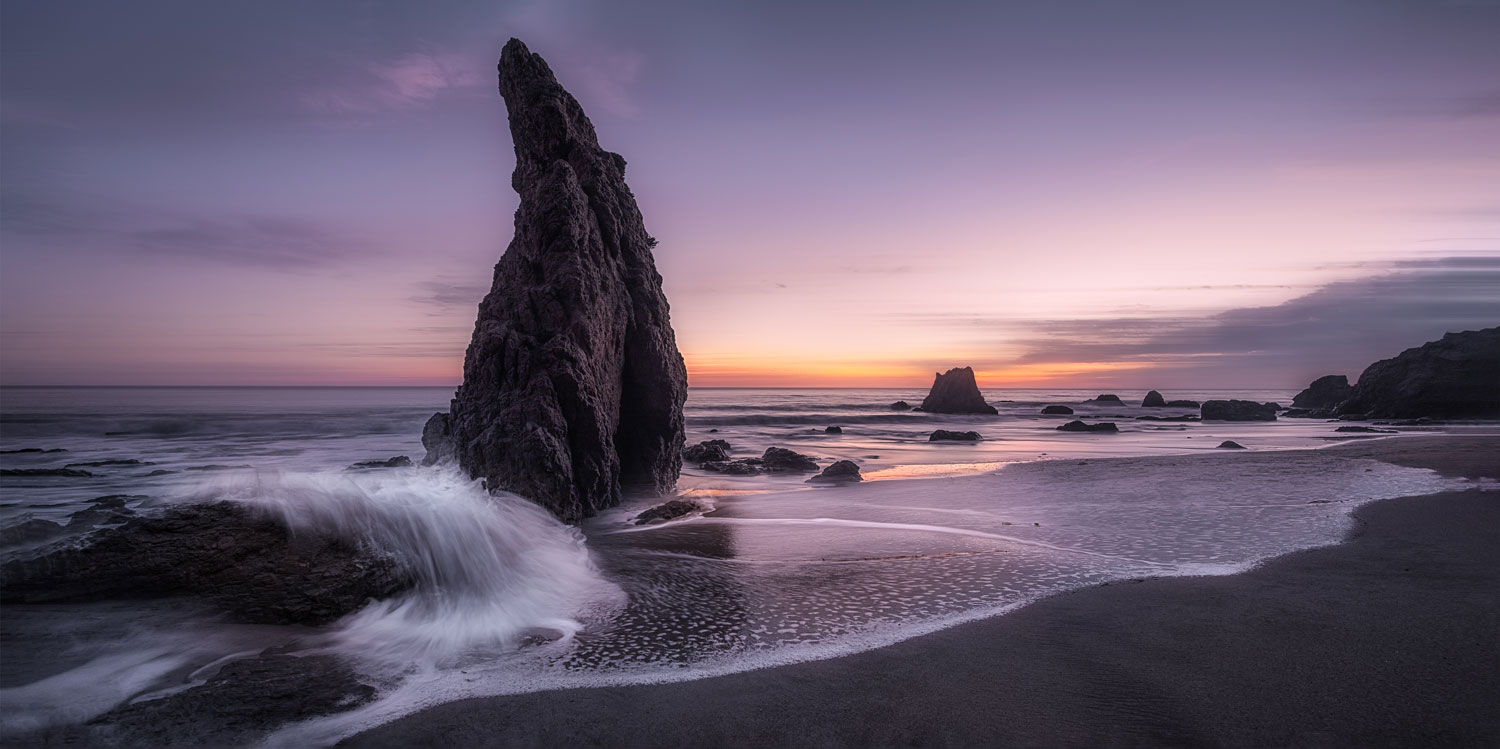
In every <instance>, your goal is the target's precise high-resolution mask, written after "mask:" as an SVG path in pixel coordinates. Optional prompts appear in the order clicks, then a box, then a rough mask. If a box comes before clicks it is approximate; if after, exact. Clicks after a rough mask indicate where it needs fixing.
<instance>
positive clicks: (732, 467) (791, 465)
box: [703, 447, 818, 476]
mask: <svg viewBox="0 0 1500 749" xmlns="http://www.w3.org/2000/svg"><path fill="white" fill-rule="evenodd" d="M703 470H705V471H713V472H714V473H725V474H729V475H731V476H753V475H756V474H760V473H811V472H813V471H816V470H818V461H816V460H813V459H812V457H810V456H807V455H803V454H802V453H799V452H795V451H792V450H788V449H786V448H784V447H768V448H766V451H765V452H764V453H763V454H761V456H760V457H759V458H742V459H740V460H718V461H711V462H708V463H704V464H703Z"/></svg>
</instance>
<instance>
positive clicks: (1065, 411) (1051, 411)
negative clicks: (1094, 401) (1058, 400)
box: [1042, 406, 1073, 416]
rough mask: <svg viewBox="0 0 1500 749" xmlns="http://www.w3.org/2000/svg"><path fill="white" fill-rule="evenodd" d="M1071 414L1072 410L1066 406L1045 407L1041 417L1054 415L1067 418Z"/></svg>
mask: <svg viewBox="0 0 1500 749" xmlns="http://www.w3.org/2000/svg"><path fill="white" fill-rule="evenodd" d="M1072 413H1073V409H1071V408H1068V407H1067V406H1047V407H1046V408H1044V409H1042V415H1043V416H1054V415H1062V416H1069V415H1071V414H1072Z"/></svg>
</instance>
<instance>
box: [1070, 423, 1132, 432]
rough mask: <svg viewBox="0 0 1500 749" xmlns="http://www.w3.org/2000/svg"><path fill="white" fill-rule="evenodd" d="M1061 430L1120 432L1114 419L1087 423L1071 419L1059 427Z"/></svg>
mask: <svg viewBox="0 0 1500 749" xmlns="http://www.w3.org/2000/svg"><path fill="white" fill-rule="evenodd" d="M1057 431H1059V432H1118V431H1120V428H1119V427H1117V426H1115V423H1114V422H1113V421H1101V422H1099V423H1097V424H1085V423H1084V422H1082V421H1070V422H1068V423H1066V424H1063V425H1062V426H1060V427H1058V428H1057Z"/></svg>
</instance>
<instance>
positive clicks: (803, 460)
mask: <svg viewBox="0 0 1500 749" xmlns="http://www.w3.org/2000/svg"><path fill="white" fill-rule="evenodd" d="M760 461H761V465H762V468H763V469H764V470H766V471H769V472H783V471H786V472H793V473H801V472H806V471H816V470H818V461H816V460H813V459H812V458H811V457H809V456H806V455H803V454H802V453H799V452H793V451H791V450H788V449H786V448H782V447H768V448H766V452H765V454H763V455H761V456H760Z"/></svg>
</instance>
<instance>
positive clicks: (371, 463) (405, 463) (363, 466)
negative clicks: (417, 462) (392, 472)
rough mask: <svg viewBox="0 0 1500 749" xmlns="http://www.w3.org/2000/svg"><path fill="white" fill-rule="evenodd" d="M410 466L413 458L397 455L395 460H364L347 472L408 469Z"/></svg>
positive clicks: (349, 468)
mask: <svg viewBox="0 0 1500 749" xmlns="http://www.w3.org/2000/svg"><path fill="white" fill-rule="evenodd" d="M410 465H411V458H408V457H406V456H405V455H397V456H396V457H394V458H386V459H385V460H362V461H360V462H358V463H355V464H354V465H351V466H349V467H348V468H346V469H345V470H348V471H363V470H368V469H371V468H407V467H409V466H410Z"/></svg>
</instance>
